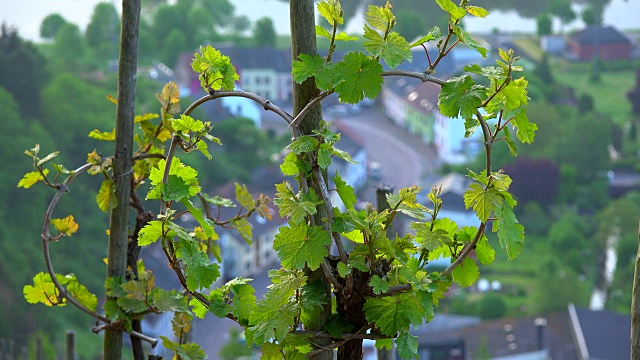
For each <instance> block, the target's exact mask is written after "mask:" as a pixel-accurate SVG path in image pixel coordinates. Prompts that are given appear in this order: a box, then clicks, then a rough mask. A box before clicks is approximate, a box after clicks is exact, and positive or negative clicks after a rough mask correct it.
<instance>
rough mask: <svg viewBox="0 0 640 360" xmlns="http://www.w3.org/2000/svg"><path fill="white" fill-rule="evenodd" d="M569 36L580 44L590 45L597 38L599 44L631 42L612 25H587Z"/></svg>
mask: <svg viewBox="0 0 640 360" xmlns="http://www.w3.org/2000/svg"><path fill="white" fill-rule="evenodd" d="M570 38H571V39H572V40H573V41H575V42H577V43H578V44H581V45H592V44H593V43H594V40H596V39H597V41H598V43H600V44H629V45H630V44H631V41H630V40H629V39H628V38H627V37H626V36H624V35H623V34H622V33H620V32H619V31H618V30H616V29H615V28H613V27H612V26H603V27H601V26H588V27H586V28H584V29H582V30H580V31H577V32H575V33H573V34H572V35H571V36H570Z"/></svg>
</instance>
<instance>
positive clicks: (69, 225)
mask: <svg viewBox="0 0 640 360" xmlns="http://www.w3.org/2000/svg"><path fill="white" fill-rule="evenodd" d="M51 225H53V227H55V228H56V230H58V232H60V233H65V235H67V236H71V235H72V234H73V233H75V232H76V231H78V228H79V227H80V225H78V223H77V222H76V221H75V219H74V217H73V215H69V216H67V217H65V218H63V219H51Z"/></svg>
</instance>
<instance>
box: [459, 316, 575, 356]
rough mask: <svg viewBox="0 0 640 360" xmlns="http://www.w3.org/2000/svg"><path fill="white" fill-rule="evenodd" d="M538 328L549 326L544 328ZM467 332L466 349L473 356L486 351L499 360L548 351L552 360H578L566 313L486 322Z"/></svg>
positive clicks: (465, 336) (466, 330)
mask: <svg viewBox="0 0 640 360" xmlns="http://www.w3.org/2000/svg"><path fill="white" fill-rule="evenodd" d="M536 324H538V325H542V324H545V325H544V326H542V327H541V328H540V327H538V326H536ZM540 330H541V331H540ZM463 332H464V342H465V349H466V350H467V352H468V353H470V354H473V353H475V352H476V351H479V350H486V351H487V352H489V354H491V357H492V358H497V357H507V356H511V355H516V354H527V353H535V352H539V351H541V350H546V351H547V352H548V355H549V358H551V359H563V360H574V359H575V360H577V359H578V356H577V353H576V351H575V348H574V345H573V339H572V337H571V330H570V327H569V316H568V314H567V312H566V311H563V312H557V313H552V314H546V315H544V317H541V316H528V317H523V318H517V319H516V318H505V319H500V320H494V321H485V322H482V323H480V324H478V325H476V326H471V327H467V328H465V329H464V330H463Z"/></svg>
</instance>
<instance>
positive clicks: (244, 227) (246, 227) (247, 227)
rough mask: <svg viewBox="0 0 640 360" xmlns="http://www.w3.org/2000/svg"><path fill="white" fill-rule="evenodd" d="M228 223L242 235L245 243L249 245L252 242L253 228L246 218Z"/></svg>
mask: <svg viewBox="0 0 640 360" xmlns="http://www.w3.org/2000/svg"><path fill="white" fill-rule="evenodd" d="M229 225H231V227H232V228H234V229H235V230H236V231H237V232H238V234H239V235H240V236H242V238H243V239H244V240H245V241H246V242H247V244H249V245H251V243H252V242H253V228H252V227H251V223H250V222H249V220H247V218H240V219H235V220H232V221H231V223H229Z"/></svg>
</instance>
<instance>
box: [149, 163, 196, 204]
mask: <svg viewBox="0 0 640 360" xmlns="http://www.w3.org/2000/svg"><path fill="white" fill-rule="evenodd" d="M166 165H167V164H166V161H165V160H164V159H162V160H160V161H159V162H158V165H157V166H155V167H153V168H151V172H150V173H149V180H150V181H151V190H149V193H148V194H147V199H160V198H161V196H162V190H163V184H162V178H163V176H164V170H165V168H166ZM169 175H176V176H178V177H179V178H181V179H182V180H183V181H184V182H185V183H186V184H188V185H189V196H194V195H196V194H197V193H198V192H200V186H199V185H198V178H197V177H198V172H197V171H196V170H195V169H194V168H192V167H190V166H187V165H184V164H183V163H181V162H180V159H179V158H174V159H173V161H172V162H171V168H170V169H169Z"/></svg>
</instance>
